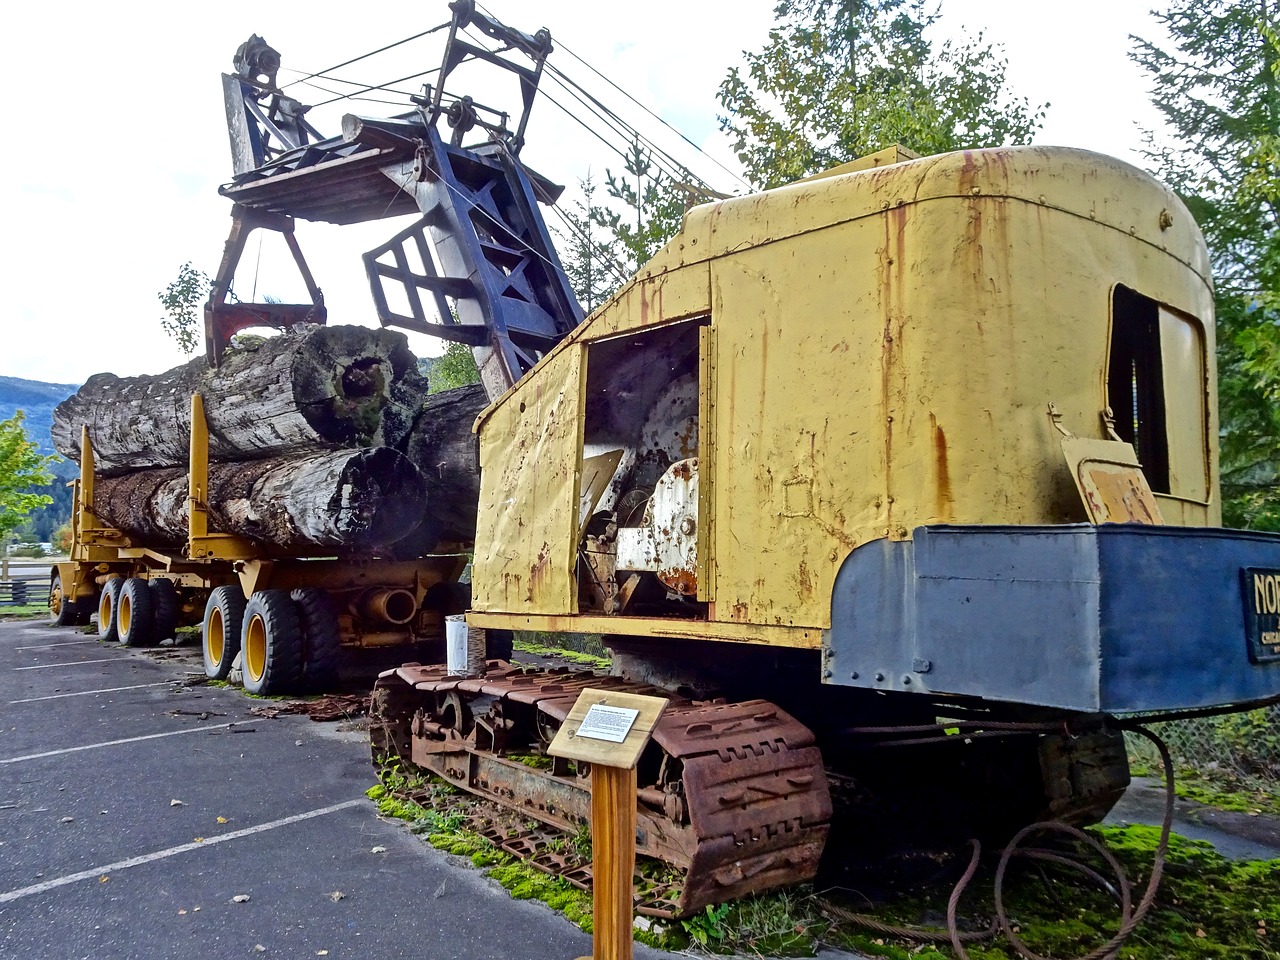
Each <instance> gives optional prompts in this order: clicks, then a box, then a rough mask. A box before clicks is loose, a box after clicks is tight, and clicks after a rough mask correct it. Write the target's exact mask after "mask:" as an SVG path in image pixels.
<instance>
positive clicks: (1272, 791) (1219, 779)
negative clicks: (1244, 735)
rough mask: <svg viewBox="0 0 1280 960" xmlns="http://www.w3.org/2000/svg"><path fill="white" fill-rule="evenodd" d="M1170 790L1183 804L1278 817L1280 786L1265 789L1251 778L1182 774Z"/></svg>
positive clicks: (1197, 773) (1255, 779)
mask: <svg viewBox="0 0 1280 960" xmlns="http://www.w3.org/2000/svg"><path fill="white" fill-rule="evenodd" d="M1173 786H1174V789H1175V790H1176V791H1177V794H1178V796H1180V797H1182V798H1183V799H1184V800H1194V801H1195V802H1196V803H1203V804H1205V805H1206V806H1210V807H1217V808H1218V809H1219V810H1234V811H1236V812H1239V813H1251V814H1264V815H1266V816H1271V817H1280V785H1275V784H1271V785H1268V784H1266V783H1264V782H1263V781H1261V780H1259V779H1257V778H1254V777H1238V776H1230V775H1227V774H1222V773H1218V774H1211V773H1208V772H1202V771H1197V770H1183V771H1182V772H1180V773H1179V774H1178V776H1177V777H1176V779H1175V780H1174V784H1173Z"/></svg>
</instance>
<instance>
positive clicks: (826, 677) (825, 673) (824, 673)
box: [822, 670, 831, 680]
mask: <svg viewBox="0 0 1280 960" xmlns="http://www.w3.org/2000/svg"><path fill="white" fill-rule="evenodd" d="M822 679H823V680H830V679H831V671H830V670H823V671H822Z"/></svg>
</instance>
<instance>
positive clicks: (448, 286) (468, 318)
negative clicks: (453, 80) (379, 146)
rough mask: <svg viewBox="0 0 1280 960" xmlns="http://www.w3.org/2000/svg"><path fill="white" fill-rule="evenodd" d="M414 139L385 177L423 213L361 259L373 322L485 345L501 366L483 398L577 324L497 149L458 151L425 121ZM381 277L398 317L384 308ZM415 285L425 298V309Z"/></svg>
mask: <svg viewBox="0 0 1280 960" xmlns="http://www.w3.org/2000/svg"><path fill="white" fill-rule="evenodd" d="M420 142H421V144H422V146H421V147H420V150H419V153H418V157H417V159H416V160H415V162H414V164H413V165H410V164H407V163H406V164H402V165H401V166H400V167H398V168H388V170H387V175H388V177H390V179H391V180H393V181H394V182H396V183H398V184H399V185H400V186H401V188H402V189H403V190H404V191H405V192H407V193H409V194H411V195H412V196H413V197H414V198H415V200H416V201H417V204H418V208H419V209H420V210H421V211H422V212H423V217H422V219H421V220H419V221H418V222H417V223H415V224H413V225H412V226H410V227H408V228H407V229H405V230H403V231H401V232H400V233H398V234H397V235H396V236H394V237H392V238H391V239H390V240H389V241H388V242H387V243H385V244H383V245H381V246H379V247H377V248H375V249H373V250H370V251H369V252H368V253H366V254H365V256H364V261H365V270H366V272H367V273H368V276H369V283H370V286H371V288H372V290H373V295H374V303H375V305H376V307H377V311H378V319H379V320H380V321H381V322H382V324H383V325H384V326H397V327H404V328H406V329H409V330H416V331H418V332H420V333H429V334H433V335H435V336H439V337H444V338H445V339H449V340H457V341H460V342H462V343H467V344H470V345H472V346H473V347H482V348H486V349H489V350H492V351H493V354H494V355H495V356H496V357H497V359H498V362H499V364H500V369H501V370H502V377H501V381H502V382H501V384H500V385H499V386H498V388H497V389H492V390H491V391H490V395H491V396H493V395H494V394H495V393H501V392H503V391H505V390H506V388H507V387H510V386H511V385H512V384H514V383H515V382H516V381H518V380H519V379H520V378H521V377H522V376H524V375H525V374H526V373H527V372H528V371H529V370H531V369H532V368H533V366H534V364H536V363H537V362H538V360H539V359H540V358H541V357H542V356H543V355H544V354H545V353H546V352H547V351H549V350H550V349H551V348H552V347H554V346H555V345H556V344H557V343H559V342H560V340H561V339H563V338H564V336H565V335H566V334H567V333H569V332H570V331H571V330H573V328H574V327H576V326H577V325H578V324H579V323H581V322H582V319H583V312H582V307H581V306H580V305H579V303H578V300H577V297H576V296H575V295H574V293H573V288H572V287H571V286H570V284H569V279H568V277H567V276H566V274H565V272H564V267H563V266H562V265H561V263H560V258H559V256H558V255H557V253H556V248H555V244H554V243H553V242H552V239H551V235H550V233H549V231H548V230H547V226H546V223H545V221H544V220H543V219H542V214H541V212H540V211H539V210H538V203H537V197H536V196H535V193H534V187H533V183H532V181H531V180H530V177H529V175H528V173H527V171H526V170H525V169H524V167H523V166H522V165H521V164H520V162H519V161H518V160H517V159H516V157H515V156H514V154H513V153H512V152H511V151H510V150H509V149H508V148H507V147H506V145H505V144H503V143H501V142H498V143H490V144H485V145H482V146H479V147H469V148H468V147H459V146H455V145H453V144H450V143H445V142H444V140H443V139H442V138H441V136H440V134H439V133H438V132H437V130H436V128H435V127H433V126H425V125H424V126H422V127H421V128H420ZM428 237H429V238H430V242H429V243H428V241H427V238H428ZM388 280H390V281H394V283H395V284H396V285H397V289H398V290H399V291H400V293H401V296H402V299H403V300H405V301H406V302H407V303H408V307H409V312H408V313H407V314H406V313H402V312H397V311H394V310H392V309H391V308H390V306H389V302H388V297H387V294H386V291H385V289H384V286H383V285H384V283H385V282H386V281H388ZM423 291H425V292H426V293H427V294H428V295H429V296H431V297H432V298H433V299H434V301H435V303H434V304H433V305H432V308H431V309H430V311H428V310H427V309H426V308H425V307H424V304H423V297H422V294H423ZM446 296H448V297H451V298H453V301H454V302H453V309H450V305H449V303H448V302H447V301H446V299H445V298H446ZM483 371H484V367H483V366H482V372H483ZM486 386H487V387H488V386H490V384H489V383H487V382H486Z"/></svg>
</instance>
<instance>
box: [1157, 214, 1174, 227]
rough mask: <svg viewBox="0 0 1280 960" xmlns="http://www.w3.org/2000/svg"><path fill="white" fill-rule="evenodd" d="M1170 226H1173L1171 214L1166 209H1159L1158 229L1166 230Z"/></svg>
mask: <svg viewBox="0 0 1280 960" xmlns="http://www.w3.org/2000/svg"><path fill="white" fill-rule="evenodd" d="M1172 226H1173V214H1172V213H1170V212H1169V211H1168V210H1161V211H1160V229H1161V230H1168V229H1169V228H1170V227H1172Z"/></svg>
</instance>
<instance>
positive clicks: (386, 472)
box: [93, 447, 427, 556]
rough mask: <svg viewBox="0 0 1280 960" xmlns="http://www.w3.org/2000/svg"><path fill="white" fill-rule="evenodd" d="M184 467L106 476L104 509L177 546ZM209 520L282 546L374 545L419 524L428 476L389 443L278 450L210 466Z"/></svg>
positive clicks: (271, 547)
mask: <svg viewBox="0 0 1280 960" xmlns="http://www.w3.org/2000/svg"><path fill="white" fill-rule="evenodd" d="M187 483H188V481H187V474H186V471H185V470H183V469H181V468H176V467H169V468H158V469H152V470H137V471H134V472H132V473H127V474H124V475H123V476H118V477H103V478H99V479H98V480H97V481H96V484H95V488H94V498H93V500H94V509H95V511H96V512H97V514H98V516H99V517H100V518H102V519H103V520H105V521H106V522H107V523H110V524H111V525H112V526H115V527H118V528H119V529H121V530H123V531H124V532H125V533H127V534H129V535H130V536H131V537H133V538H135V539H136V540H137V541H138V542H139V543H140V544H143V545H146V546H149V547H156V548H161V547H175V546H179V545H181V544H182V543H184V542H185V541H186V538H187ZM207 499H208V503H209V520H210V528H211V529H216V530H217V531H219V532H221V533H234V534H238V535H239V536H242V537H247V538H249V539H251V540H254V541H256V542H257V543H259V544H262V545H263V546H264V547H266V548H267V549H268V552H270V553H274V554H278V555H289V554H294V553H300V554H307V553H312V554H314V553H315V552H316V550H317V549H324V550H333V551H336V552H339V553H341V554H343V555H352V554H355V555H363V556H368V555H376V554H381V553H382V552H384V549H385V548H387V547H389V546H390V545H391V544H393V543H395V542H396V541H397V540H400V539H402V538H404V537H406V536H409V535H410V534H412V533H413V531H414V530H415V528H416V527H417V526H418V523H419V521H420V520H421V518H422V517H423V515H424V513H425V511H426V506H427V491H426V485H425V484H424V483H423V481H422V477H421V475H420V474H419V473H418V471H417V469H416V468H415V467H414V466H413V464H411V463H410V462H409V461H408V459H406V458H405V457H404V455H403V454H401V453H399V452H397V451H395V450H392V449H390V448H389V447H375V448H373V449H366V450H354V451H353V450H342V451H338V452H327V453H319V454H311V455H307V456H300V457H272V458H268V459H264V460H247V461H240V462H236V463H221V464H213V465H211V466H210V467H209V494H208V498H207Z"/></svg>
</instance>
